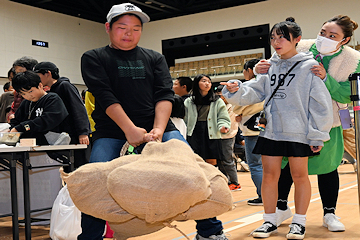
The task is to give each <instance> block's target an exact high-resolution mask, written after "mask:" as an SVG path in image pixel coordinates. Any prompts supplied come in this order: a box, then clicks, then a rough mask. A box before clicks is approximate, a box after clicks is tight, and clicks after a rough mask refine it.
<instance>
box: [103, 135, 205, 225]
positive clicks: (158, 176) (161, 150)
mask: <svg viewBox="0 0 360 240" xmlns="http://www.w3.org/2000/svg"><path fill="white" fill-rule="evenodd" d="M107 186H108V190H109V193H110V194H111V196H112V197H113V198H114V199H115V201H116V202H117V203H118V204H119V205H120V206H121V207H122V208H123V209H125V210H126V211H128V212H129V213H130V214H132V215H135V216H137V217H139V218H141V219H144V220H145V221H146V222H148V223H154V222H159V221H164V220H167V219H170V218H173V217H175V216H176V215H178V214H179V213H182V212H185V211H186V210H188V209H189V208H190V207H191V206H193V205H195V204H197V203H198V202H200V201H203V200H205V199H207V198H208V197H209V196H210V194H211V189H210V182H209V181H208V179H207V177H206V175H205V173H204V171H203V170H202V169H201V168H200V167H199V164H198V163H197V161H196V155H195V154H194V153H193V151H192V149H191V148H190V147H189V146H188V145H187V144H186V143H184V142H182V141H180V140H176V139H173V140H170V141H167V142H164V143H156V142H149V143H148V144H146V146H145V148H144V149H143V151H142V153H141V155H140V157H139V158H138V160H137V161H135V162H132V163H129V164H126V165H123V166H122V167H118V168H116V169H115V170H113V171H112V172H111V173H110V174H109V176H108V181H107Z"/></svg>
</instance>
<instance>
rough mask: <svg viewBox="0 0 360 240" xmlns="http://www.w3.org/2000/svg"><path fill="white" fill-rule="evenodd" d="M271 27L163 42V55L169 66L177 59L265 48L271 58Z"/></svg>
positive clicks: (264, 26) (254, 27) (248, 28)
mask: <svg viewBox="0 0 360 240" xmlns="http://www.w3.org/2000/svg"><path fill="white" fill-rule="evenodd" d="M268 36H269V25H268V24H265V25H259V26H252V27H246V28H238V29H232V30H227V31H221V32H213V33H207V34H200V35H194V36H187V37H181V38H173V39H167V40H163V41H162V53H163V54H164V55H165V57H166V61H167V63H168V65H169V66H174V65H175V59H179V58H187V57H196V56H203V55H209V54H218V53H226V52H234V51H241V50H249V49H254V48H264V49H265V57H266V58H269V57H270V54H271V53H270V45H269V41H268Z"/></svg>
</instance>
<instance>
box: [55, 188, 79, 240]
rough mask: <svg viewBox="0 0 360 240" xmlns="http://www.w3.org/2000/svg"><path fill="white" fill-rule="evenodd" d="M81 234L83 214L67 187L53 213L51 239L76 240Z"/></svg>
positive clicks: (60, 193) (56, 202) (58, 199)
mask: <svg viewBox="0 0 360 240" xmlns="http://www.w3.org/2000/svg"><path fill="white" fill-rule="evenodd" d="M80 233H81V212H80V211H79V209H77V207H76V206H75V205H74V203H73V201H72V200H71V198H70V194H69V191H68V189H67V185H65V186H64V187H63V188H62V189H61V190H60V191H59V194H58V195H57V197H56V199H55V201H54V205H53V207H52V211H51V218H50V237H51V239H53V240H76V239H77V236H78V235H79V234H80Z"/></svg>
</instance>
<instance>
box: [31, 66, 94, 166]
mask: <svg viewBox="0 0 360 240" xmlns="http://www.w3.org/2000/svg"><path fill="white" fill-rule="evenodd" d="M34 72H36V73H37V74H38V75H39V77H40V79H41V83H42V84H43V85H44V86H48V87H50V92H54V93H57V94H58V95H59V96H60V98H61V99H62V100H63V102H64V104H65V107H66V109H67V111H68V112H69V115H68V117H67V118H66V119H65V121H66V124H64V126H63V127H64V129H62V130H63V131H64V132H67V133H69V135H70V137H71V142H70V144H87V145H89V134H90V123H89V119H88V116H87V113H86V109H85V106H84V104H83V102H82V99H81V97H80V94H79V91H78V90H77V88H76V87H75V86H74V85H73V84H71V83H70V80H69V79H68V78H66V77H60V76H59V69H58V68H57V67H56V65H55V64H54V63H52V62H40V63H38V64H36V65H35V67H34ZM88 155H89V151H88V150H87V149H85V150H84V149H80V150H75V151H74V159H75V166H74V167H75V168H78V167H80V166H81V165H83V164H85V163H88V162H89V161H88Z"/></svg>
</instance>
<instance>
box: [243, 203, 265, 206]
mask: <svg viewBox="0 0 360 240" xmlns="http://www.w3.org/2000/svg"><path fill="white" fill-rule="evenodd" d="M247 204H248V205H250V206H264V204H263V203H249V202H248V203H247Z"/></svg>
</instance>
